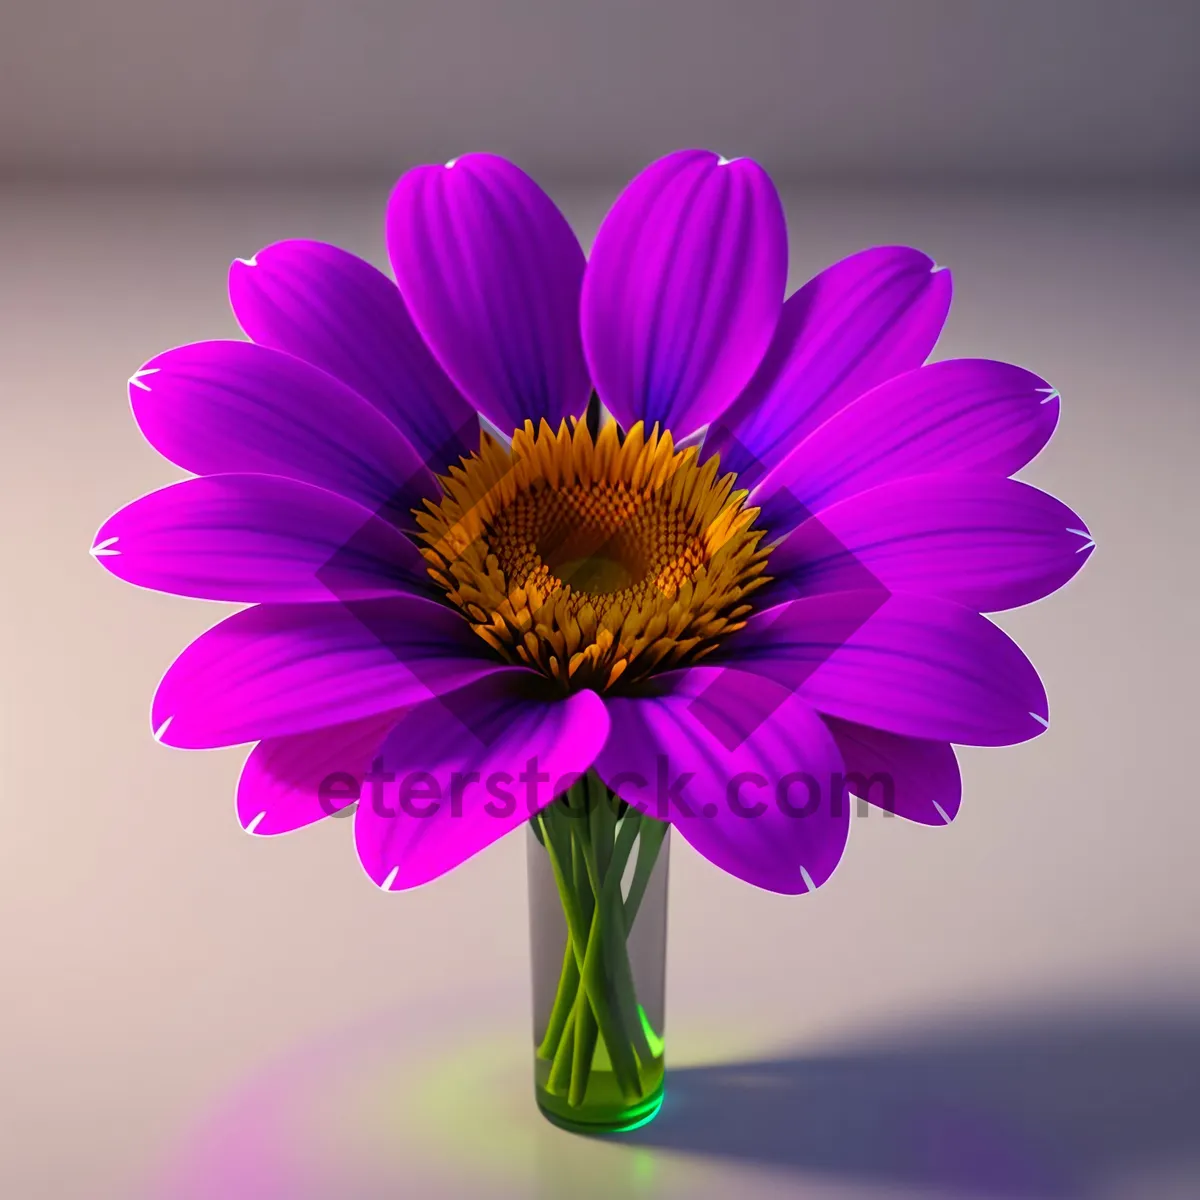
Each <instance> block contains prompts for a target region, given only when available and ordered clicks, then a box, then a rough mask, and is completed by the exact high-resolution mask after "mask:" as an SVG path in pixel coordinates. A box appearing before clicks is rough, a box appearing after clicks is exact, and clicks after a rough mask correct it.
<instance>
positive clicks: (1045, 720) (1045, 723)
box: [1029, 712, 1050, 729]
mask: <svg viewBox="0 0 1200 1200" xmlns="http://www.w3.org/2000/svg"><path fill="white" fill-rule="evenodd" d="M1029 715H1030V716H1031V717H1032V718H1033V719H1034V720H1035V721H1036V722H1037V723H1038V724H1039V725H1040V726H1041V727H1042V728H1043V729H1049V728H1050V718H1049V717H1043V716H1041V715H1040V714H1038V713H1035V712H1031V713H1030V714H1029Z"/></svg>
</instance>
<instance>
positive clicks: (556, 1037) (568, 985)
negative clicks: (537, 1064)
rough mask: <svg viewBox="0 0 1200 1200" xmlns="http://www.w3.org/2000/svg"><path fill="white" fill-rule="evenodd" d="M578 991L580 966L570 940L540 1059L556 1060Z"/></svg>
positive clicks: (565, 948)
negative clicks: (556, 1053)
mask: <svg viewBox="0 0 1200 1200" xmlns="http://www.w3.org/2000/svg"><path fill="white" fill-rule="evenodd" d="M578 991H579V964H578V963H576V961H575V947H574V946H573V945H572V944H571V939H570V938H568V939H567V942H566V945H565V946H564V947H563V964H562V970H561V971H560V972H559V975H558V987H557V989H556V990H555V992H554V1007H553V1008H552V1009H551V1010H550V1020H549V1021H548V1022H547V1024H546V1033H545V1036H544V1037H543V1038H542V1044H541V1045H540V1046H538V1048H537V1053H538V1057H539V1058H546V1059H550V1060H553V1059H554V1055H555V1051H557V1050H558V1043H559V1041H560V1039H561V1038H562V1036H563V1031H564V1030H565V1029H566V1027H567V1021H568V1019H569V1018H570V1016H571V1010H572V1008H573V1007H574V1005H575V994H576V993H577V992H578Z"/></svg>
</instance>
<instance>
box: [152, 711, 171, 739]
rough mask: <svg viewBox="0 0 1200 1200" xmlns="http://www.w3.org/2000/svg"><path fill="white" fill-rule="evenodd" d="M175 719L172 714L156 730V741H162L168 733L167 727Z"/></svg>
mask: <svg viewBox="0 0 1200 1200" xmlns="http://www.w3.org/2000/svg"><path fill="white" fill-rule="evenodd" d="M173 720H175V717H174V715H173V714H172V715H171V716H169V717H168V718H167V719H166V720H165V721H164V722H163V723H162V724H161V725H160V726H159V727H158V728H157V729H156V730H155V731H154V740H155V741H156V742H161V741H162V740H163V738H164V737H165V736H166V733H167V727H168V726H169V725H170V724H171V722H172V721H173Z"/></svg>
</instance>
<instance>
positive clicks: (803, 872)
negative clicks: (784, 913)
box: [800, 867, 817, 892]
mask: <svg viewBox="0 0 1200 1200" xmlns="http://www.w3.org/2000/svg"><path fill="white" fill-rule="evenodd" d="M800 878H801V879H803V880H804V886H805V887H806V888H808V890H809V891H810V892H815V891H816V890H817V885H816V884H815V883H813V878H812V876H811V875H810V874H809V873H808V868H807V867H801V868H800Z"/></svg>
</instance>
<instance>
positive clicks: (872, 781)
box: [825, 716, 962, 825]
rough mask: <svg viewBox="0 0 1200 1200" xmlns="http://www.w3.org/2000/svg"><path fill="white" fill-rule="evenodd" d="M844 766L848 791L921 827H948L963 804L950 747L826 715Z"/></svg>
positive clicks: (826, 721) (952, 748)
mask: <svg viewBox="0 0 1200 1200" xmlns="http://www.w3.org/2000/svg"><path fill="white" fill-rule="evenodd" d="M825 724H826V725H828V726H829V731H830V732H831V733H832V734H833V736H834V739H835V740H836V741H837V744H838V749H839V750H841V752H842V759H843V761H844V762H845V764H846V786H847V789H848V790H849V791H850V793H851V794H852V795H854V796H858V797H860V798H861V799H863V800H866V801H867V803H868V804H873V805H875V806H876V807H877V808H882V809H884V810H885V811H886V812H892V813H895V814H897V816H901V817H904V818H906V819H907V820H909V821H917V822H919V823H920V824H922V825H948V824H949V823H950V822H951V821H953V820H954V818H955V817H956V816H957V815H958V809H959V805H960V804H961V803H962V777H961V775H960V774H959V770H958V759H957V758H955V756H954V747H953V746H951V745H950V744H949V743H948V742H930V741H925V740H924V739H921V738H911V737H902V736H901V735H899V734H895V733H886V732H885V731H884V730H882V729H871V728H870V727H869V726H867V725H856V724H855V723H854V722H853V721H839V720H838V719H837V718H836V717H829V716H827V717H826V718H825Z"/></svg>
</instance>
